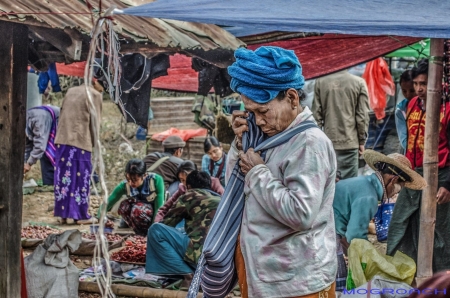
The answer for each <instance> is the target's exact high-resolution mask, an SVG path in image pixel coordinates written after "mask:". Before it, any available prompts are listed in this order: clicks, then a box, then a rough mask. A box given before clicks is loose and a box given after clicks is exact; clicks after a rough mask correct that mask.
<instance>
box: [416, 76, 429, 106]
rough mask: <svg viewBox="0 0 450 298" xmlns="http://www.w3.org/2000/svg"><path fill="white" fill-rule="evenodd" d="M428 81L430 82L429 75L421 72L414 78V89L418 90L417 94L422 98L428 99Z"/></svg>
mask: <svg viewBox="0 0 450 298" xmlns="http://www.w3.org/2000/svg"><path fill="white" fill-rule="evenodd" d="M427 83H428V75H425V74H421V75H418V76H417V77H415V78H414V79H413V84H414V90H415V91H416V94H417V96H419V98H420V99H422V100H426V99H427Z"/></svg>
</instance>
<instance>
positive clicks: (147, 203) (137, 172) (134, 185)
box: [97, 159, 165, 236]
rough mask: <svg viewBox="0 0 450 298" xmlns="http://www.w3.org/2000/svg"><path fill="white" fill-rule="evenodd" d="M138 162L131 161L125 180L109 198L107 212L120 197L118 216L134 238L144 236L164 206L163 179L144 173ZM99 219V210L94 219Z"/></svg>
mask: <svg viewBox="0 0 450 298" xmlns="http://www.w3.org/2000/svg"><path fill="white" fill-rule="evenodd" d="M146 170H147V168H146V166H145V163H144V162H143V161H142V160H141V159H131V160H130V161H129V162H128V163H127V165H126V167H125V178H126V180H125V181H122V182H120V183H119V185H117V186H116V188H114V190H113V192H112V193H111V195H110V196H109V198H108V206H107V211H111V209H112V208H113V206H114V205H115V204H117V203H118V202H119V201H120V200H121V198H122V196H124V195H126V196H127V197H128V198H127V199H125V200H123V201H122V202H121V203H120V206H119V210H118V213H119V215H120V216H122V219H123V220H124V221H125V222H126V223H127V225H128V226H129V227H131V228H132V229H133V231H134V232H135V233H136V234H137V235H141V236H145V235H147V231H148V228H149V227H150V225H151V224H152V223H153V219H154V217H155V215H156V213H157V212H158V209H159V208H160V207H161V206H162V205H163V204H164V194H165V191H164V180H163V178H162V177H161V176H160V175H158V174H154V173H147V172H146ZM99 216H100V209H99V211H98V214H97V217H99Z"/></svg>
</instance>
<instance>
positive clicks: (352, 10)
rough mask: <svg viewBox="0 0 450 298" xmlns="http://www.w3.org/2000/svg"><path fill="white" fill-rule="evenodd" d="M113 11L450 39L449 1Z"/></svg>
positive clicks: (200, 2) (265, 1) (216, 1)
mask: <svg viewBox="0 0 450 298" xmlns="http://www.w3.org/2000/svg"><path fill="white" fill-rule="evenodd" d="M117 13H124V14H130V15H135V16H142V17H152V18H164V19H174V20H181V21H188V22H198V23H209V24H216V25H220V26H228V27H225V29H226V30H228V31H230V32H231V33H232V34H233V35H235V36H238V37H239V36H248V35H253V34H259V33H264V32H272V31H291V32H320V33H341V34H358V35H399V36H413V37H424V38H425V37H430V38H450V17H449V14H450V1H449V0H439V1H436V0H157V1H155V2H152V3H148V4H144V5H140V6H135V7H131V8H127V9H125V10H124V11H123V12H117Z"/></svg>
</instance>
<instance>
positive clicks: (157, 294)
mask: <svg viewBox="0 0 450 298" xmlns="http://www.w3.org/2000/svg"><path fill="white" fill-rule="evenodd" d="M111 288H112V291H113V293H114V294H116V295H121V296H128V297H139V298H185V297H186V294H187V292H184V291H173V290H164V289H154V288H147V287H136V286H127V285H122V284H113V285H112V286H111ZM78 290H79V291H84V292H89V293H100V289H99V288H98V284H97V283H96V282H86V281H80V283H79V286H78ZM201 297H203V294H201V293H200V294H198V295H197V298H201Z"/></svg>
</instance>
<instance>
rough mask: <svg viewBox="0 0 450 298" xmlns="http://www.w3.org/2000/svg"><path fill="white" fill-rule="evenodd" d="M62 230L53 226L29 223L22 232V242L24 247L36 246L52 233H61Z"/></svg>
mask: <svg viewBox="0 0 450 298" xmlns="http://www.w3.org/2000/svg"><path fill="white" fill-rule="evenodd" d="M59 233H61V230H59V229H56V228H54V227H51V226H44V225H38V224H34V225H29V226H26V227H24V228H22V232H21V244H22V247H23V248H29V249H30V248H35V247H37V246H38V245H39V244H41V243H43V242H44V240H45V239H46V238H47V236H48V235H50V234H59Z"/></svg>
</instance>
